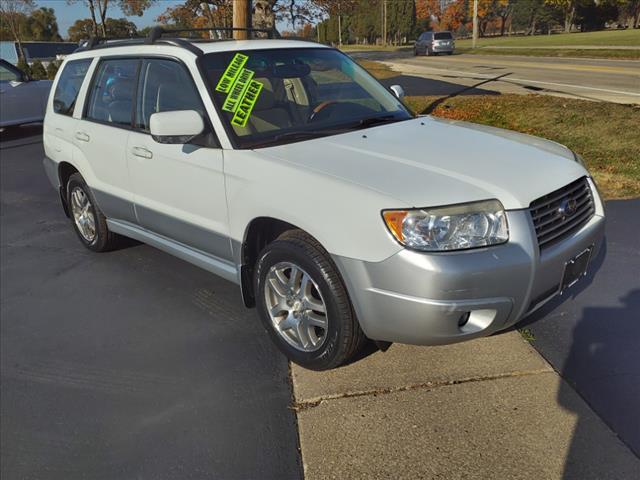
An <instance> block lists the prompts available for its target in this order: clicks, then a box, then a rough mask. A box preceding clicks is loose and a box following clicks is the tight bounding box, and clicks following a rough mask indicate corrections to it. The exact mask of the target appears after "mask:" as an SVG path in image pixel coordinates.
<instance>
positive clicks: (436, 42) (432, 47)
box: [413, 32, 456, 56]
mask: <svg viewBox="0 0 640 480" xmlns="http://www.w3.org/2000/svg"><path fill="white" fill-rule="evenodd" d="M455 47H456V43H455V41H454V39H453V35H452V34H451V32H424V33H423V34H421V35H420V36H419V37H418V40H416V44H415V46H414V47H413V53H414V55H416V56H418V55H437V54H439V53H446V54H447V55H451V54H453V51H454V49H455Z"/></svg>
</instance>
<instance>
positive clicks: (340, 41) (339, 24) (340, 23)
mask: <svg viewBox="0 0 640 480" xmlns="http://www.w3.org/2000/svg"><path fill="white" fill-rule="evenodd" d="M338 8H340V7H338ZM338 46H339V47H340V48H342V15H340V10H338Z"/></svg>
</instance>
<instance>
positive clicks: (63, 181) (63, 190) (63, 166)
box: [58, 162, 80, 218]
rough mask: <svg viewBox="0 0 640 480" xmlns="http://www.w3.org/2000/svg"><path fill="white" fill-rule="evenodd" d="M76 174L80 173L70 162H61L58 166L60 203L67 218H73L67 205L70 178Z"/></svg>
mask: <svg viewBox="0 0 640 480" xmlns="http://www.w3.org/2000/svg"><path fill="white" fill-rule="evenodd" d="M74 173H80V172H79V170H78V169H77V168H76V167H74V166H73V165H72V164H71V163H69V162H60V163H59V164H58V180H59V181H60V201H61V202H62V209H63V210H64V213H65V215H66V216H67V217H69V218H71V213H70V212H69V205H68V204H67V183H69V177H71V175H73V174H74Z"/></svg>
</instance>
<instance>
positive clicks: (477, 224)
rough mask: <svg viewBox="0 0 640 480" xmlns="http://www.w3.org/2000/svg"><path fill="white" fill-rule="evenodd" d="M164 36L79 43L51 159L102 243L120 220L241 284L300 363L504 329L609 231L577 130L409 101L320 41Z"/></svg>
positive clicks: (95, 246)
mask: <svg viewBox="0 0 640 480" xmlns="http://www.w3.org/2000/svg"><path fill="white" fill-rule="evenodd" d="M160 33H161V32H160V30H154V31H152V33H151V34H150V36H149V38H148V39H146V40H128V41H121V42H111V43H107V44H95V43H91V44H89V45H88V46H87V47H85V48H84V49H83V50H82V51H79V52H77V53H74V54H72V55H70V56H69V57H67V59H66V60H65V62H64V64H63V65H62V68H61V69H60V72H59V73H58V76H57V78H56V80H55V83H54V88H53V93H52V94H51V96H50V98H49V103H48V109H47V115H46V118H45V123H44V146H45V151H46V158H45V160H44V165H45V169H46V172H47V174H48V176H49V178H50V180H51V182H52V183H53V184H54V185H55V187H56V188H58V189H59V191H60V196H61V199H62V204H63V206H64V209H65V212H66V213H67V215H68V216H69V217H70V218H71V222H72V225H73V228H74V229H75V231H76V233H77V235H78V237H79V239H80V241H81V242H82V243H83V244H84V245H85V246H86V247H87V248H89V249H91V250H94V251H105V250H109V249H112V248H114V246H115V245H116V244H117V238H118V235H124V236H127V237H132V238H135V239H138V240H140V241H143V242H146V243H148V244H150V245H153V246H155V247H157V248H160V249H162V250H165V251H167V252H169V253H171V254H173V255H176V256H178V257H180V258H182V259H184V260H187V261H189V262H192V263H194V264H196V265H199V266H200V267H202V268H205V269H207V270H209V271H211V272H213V273H216V274H218V275H220V276H222V277H224V278H226V279H228V280H230V281H232V282H235V283H237V284H239V286H240V289H241V292H242V298H243V299H244V303H245V304H246V306H247V307H252V306H256V307H257V310H258V314H259V316H260V318H261V320H262V322H263V323H264V326H265V328H266V329H267V330H268V332H269V333H270V335H271V337H272V338H273V340H274V341H275V343H276V344H277V345H278V347H279V348H280V349H281V350H282V351H283V352H284V353H285V354H286V355H287V356H288V357H289V358H290V359H291V360H292V361H294V362H297V363H299V364H300V365H303V366H305V367H308V368H312V369H326V368H332V367H336V366H338V365H340V364H342V363H344V362H345V361H347V360H348V359H349V358H351V357H352V356H353V355H354V354H355V353H356V352H357V351H358V350H359V349H360V348H361V346H362V345H363V343H364V342H365V340H366V338H369V339H371V340H374V341H376V342H402V343H412V344H420V345H437V344H446V343H453V342H460V341H464V340H469V339H472V338H476V337H479V336H483V335H489V334H491V333H494V332H496V331H498V330H502V329H505V328H507V327H509V326H511V325H513V324H514V323H516V322H517V321H519V320H520V319H522V318H523V317H524V316H526V315H527V314H529V313H531V312H532V311H534V310H535V309H537V308H538V307H540V306H541V305H542V304H544V303H545V302H547V301H548V300H549V299H551V298H552V297H553V296H554V295H556V294H558V293H562V292H563V291H565V290H566V289H568V288H570V287H571V285H573V283H575V282H576V281H578V280H579V279H580V278H581V277H582V276H583V275H584V274H585V272H586V271H587V268H588V265H589V260H590V258H592V257H593V255H594V254H595V253H596V252H597V250H598V248H599V246H600V244H601V243H602V241H603V231H604V211H603V205H602V202H601V200H600V198H599V196H598V192H597V190H596V187H595V185H594V183H593V180H592V179H591V177H590V176H589V173H588V172H587V171H586V170H585V168H584V166H583V164H582V162H581V160H580V158H579V157H578V156H576V155H575V154H574V153H573V152H571V151H570V150H569V149H568V148H566V147H564V146H562V145H559V144H556V143H553V142H550V141H546V140H542V139H540V138H535V137H531V136H527V135H522V134H518V133H514V132H510V131H505V130H501V129H496V128H489V127H484V126H480V125H474V124H469V123H465V122H458V121H450V120H441V119H437V118H432V117H420V116H414V115H413V114H411V113H410V112H409V111H408V110H407V108H405V106H404V105H403V103H402V102H401V101H400V99H399V97H401V89H400V88H397V87H396V88H394V89H393V91H394V92H395V93H396V95H394V94H392V93H391V92H390V91H388V90H386V89H385V88H384V87H383V86H382V85H381V84H380V83H378V82H377V81H376V80H375V79H374V78H373V77H371V76H370V75H369V74H368V73H367V72H366V71H365V70H364V69H362V68H361V67H359V66H358V65H357V64H355V63H354V62H353V61H352V60H351V59H350V58H349V57H348V56H346V55H344V54H342V53H341V52H339V51H338V50H335V49H332V48H328V47H324V46H322V45H317V44H314V43H307V42H300V41H293V40H270V39H261V40H244V41H203V42H190V41H186V40H184V39H176V38H163V37H162V35H161V34H160Z"/></svg>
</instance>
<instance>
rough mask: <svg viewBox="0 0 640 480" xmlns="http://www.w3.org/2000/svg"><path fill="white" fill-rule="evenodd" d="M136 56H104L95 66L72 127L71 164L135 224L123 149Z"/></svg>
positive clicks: (113, 211)
mask: <svg viewBox="0 0 640 480" xmlns="http://www.w3.org/2000/svg"><path fill="white" fill-rule="evenodd" d="M140 62H141V61H140V59H137V58H108V57H107V58H103V59H101V60H100V62H99V63H98V65H97V67H96V68H95V71H94V74H93V78H92V81H91V87H90V90H89V92H88V94H87V98H88V99H87V103H86V105H85V111H84V114H83V116H82V119H80V120H78V122H77V124H76V126H75V131H74V144H75V146H76V147H77V148H76V150H75V152H74V163H75V164H76V166H77V167H78V168H79V169H80V171H81V173H82V174H83V176H84V177H85V180H86V181H87V183H88V184H89V186H90V187H91V189H92V191H93V192H94V194H95V196H96V200H97V202H98V206H99V207H100V209H101V210H102V211H103V212H104V214H105V215H106V216H107V217H109V218H113V219H118V220H125V221H128V222H132V223H135V222H136V216H135V211H134V209H133V190H132V188H131V182H130V179H129V173H128V171H127V157H126V148H127V142H128V140H129V134H130V133H131V129H132V122H133V109H134V105H135V103H134V96H135V88H136V80H137V75H138V69H139V66H140Z"/></svg>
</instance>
